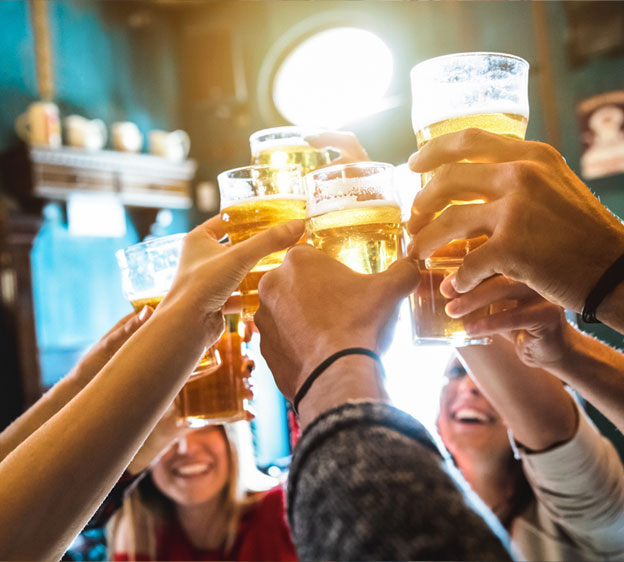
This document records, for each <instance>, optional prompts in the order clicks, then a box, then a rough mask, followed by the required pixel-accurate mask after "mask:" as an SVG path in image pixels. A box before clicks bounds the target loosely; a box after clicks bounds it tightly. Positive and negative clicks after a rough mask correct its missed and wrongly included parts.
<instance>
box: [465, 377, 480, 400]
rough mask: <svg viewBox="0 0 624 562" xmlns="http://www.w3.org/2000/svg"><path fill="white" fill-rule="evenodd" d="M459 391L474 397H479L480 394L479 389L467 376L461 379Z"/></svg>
mask: <svg viewBox="0 0 624 562" xmlns="http://www.w3.org/2000/svg"><path fill="white" fill-rule="evenodd" d="M461 389H462V391H463V392H468V393H470V394H473V395H474V396H481V392H480V391H479V388H478V387H477V385H476V384H475V382H474V381H473V380H472V378H471V377H470V376H468V375H466V376H465V377H463V378H462V380H461Z"/></svg>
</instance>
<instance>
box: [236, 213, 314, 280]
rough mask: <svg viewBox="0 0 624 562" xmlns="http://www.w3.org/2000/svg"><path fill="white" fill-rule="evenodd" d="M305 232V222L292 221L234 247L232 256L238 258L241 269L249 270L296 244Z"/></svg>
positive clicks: (299, 220)
mask: <svg viewBox="0 0 624 562" xmlns="http://www.w3.org/2000/svg"><path fill="white" fill-rule="evenodd" d="M304 232H305V221H303V220H301V219H295V220H291V221H288V222H286V223H283V224H278V225H277V226H274V227H272V228H269V229H268V230H265V231H264V232H261V233H260V234H257V235H256V236H252V237H251V238H249V239H247V240H245V241H243V242H240V243H239V244H236V245H235V246H232V250H231V254H232V255H233V256H235V257H236V259H237V260H238V262H239V264H240V266H241V267H244V268H245V269H247V270H249V269H251V268H252V267H254V266H255V265H256V264H257V263H258V261H260V260H261V259H262V258H264V257H265V256H268V255H269V254H272V253H273V252H279V251H280V250H285V249H286V248H289V247H290V246H292V245H293V244H296V243H297V241H298V240H299V239H300V238H301V236H302V235H303V233H304Z"/></svg>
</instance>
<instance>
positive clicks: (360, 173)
mask: <svg viewBox="0 0 624 562" xmlns="http://www.w3.org/2000/svg"><path fill="white" fill-rule="evenodd" d="M305 182H306V191H307V194H308V229H307V230H308V237H309V239H310V241H311V242H312V244H313V246H314V247H315V248H318V249H320V250H322V251H323V252H325V253H327V254H329V255H330V256H331V257H333V258H335V259H337V260H338V261H340V262H342V263H344V264H345V265H347V266H349V267H350V268H351V269H353V270H355V271H357V272H359V273H379V272H381V271H385V270H386V269H387V268H388V266H389V265H390V264H391V263H392V262H393V261H395V260H396V259H397V257H399V255H400V253H401V245H400V244H401V240H400V237H401V231H402V227H401V207H400V206H399V204H398V203H397V197H396V193H395V190H394V166H392V165H391V164H385V163H383V162H357V163H351V164H338V165H335V166H330V167H328V168H323V169H320V170H317V171H315V172H311V173H309V174H307V175H306V177H305Z"/></svg>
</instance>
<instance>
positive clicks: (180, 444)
mask: <svg viewBox="0 0 624 562" xmlns="http://www.w3.org/2000/svg"><path fill="white" fill-rule="evenodd" d="M176 444H177V452H178V455H185V454H186V453H188V450H189V442H188V437H187V436H184V437H180V438H179V439H178V440H177V442H176Z"/></svg>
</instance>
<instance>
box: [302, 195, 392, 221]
mask: <svg viewBox="0 0 624 562" xmlns="http://www.w3.org/2000/svg"><path fill="white" fill-rule="evenodd" d="M310 207H311V205H310ZM365 207H396V208H397V209H399V210H400V207H399V204H398V203H397V202H396V201H391V200H389V199H367V200H366V201H358V200H357V196H356V195H353V196H345V197H339V198H335V199H325V200H324V201H321V202H320V203H318V204H316V205H314V211H313V212H311V211H308V218H312V217H317V216H319V215H324V214H326V213H332V212H335V211H347V210H349V209H361V208H365Z"/></svg>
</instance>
